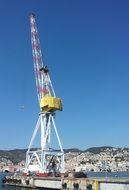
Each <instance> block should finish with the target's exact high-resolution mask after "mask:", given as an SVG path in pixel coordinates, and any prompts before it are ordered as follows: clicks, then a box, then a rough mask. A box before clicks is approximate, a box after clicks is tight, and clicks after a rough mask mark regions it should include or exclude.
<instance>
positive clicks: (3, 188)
mask: <svg viewBox="0 0 129 190" xmlns="http://www.w3.org/2000/svg"><path fill="white" fill-rule="evenodd" d="M5 175H8V173H0V190H28V189H29V188H21V187H13V186H3V185H2V183H1V180H2V178H3V177H4V176H5ZM87 176H88V177H116V178H124V177H126V178H129V172H88V173H87ZM33 190H37V189H33Z"/></svg>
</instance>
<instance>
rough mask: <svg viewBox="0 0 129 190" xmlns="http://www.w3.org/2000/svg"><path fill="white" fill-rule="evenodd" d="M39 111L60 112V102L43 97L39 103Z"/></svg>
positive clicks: (56, 99) (53, 98)
mask: <svg viewBox="0 0 129 190" xmlns="http://www.w3.org/2000/svg"><path fill="white" fill-rule="evenodd" d="M40 108H41V111H44V112H51V111H55V110H60V111H62V102H61V99H60V98H56V97H52V96H46V97H43V98H42V99H41V101H40Z"/></svg>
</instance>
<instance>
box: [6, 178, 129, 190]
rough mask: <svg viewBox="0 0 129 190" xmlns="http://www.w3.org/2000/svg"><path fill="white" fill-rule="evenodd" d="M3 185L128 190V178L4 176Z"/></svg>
mask: <svg viewBox="0 0 129 190" xmlns="http://www.w3.org/2000/svg"><path fill="white" fill-rule="evenodd" d="M2 182H3V185H11V186H19V187H29V188H48V189H66V190H105V189H107V190H129V179H128V178H121V179H120V178H97V179H95V178H73V177H36V176H6V177H5V178H4V179H3V180H2Z"/></svg>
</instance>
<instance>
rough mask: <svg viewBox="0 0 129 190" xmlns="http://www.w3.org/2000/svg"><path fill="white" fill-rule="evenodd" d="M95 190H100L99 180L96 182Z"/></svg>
mask: <svg viewBox="0 0 129 190" xmlns="http://www.w3.org/2000/svg"><path fill="white" fill-rule="evenodd" d="M94 182H95V190H99V182H98V180H95V181H94Z"/></svg>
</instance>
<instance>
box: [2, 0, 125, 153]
mask: <svg viewBox="0 0 129 190" xmlns="http://www.w3.org/2000/svg"><path fill="white" fill-rule="evenodd" d="M32 12H33V13H35V15H36V23H37V28H38V32H39V36H40V42H41V48H42V54H43V60H44V63H45V65H47V66H48V68H49V70H50V77H51V80H52V83H53V86H54V90H55V92H56V95H57V96H58V97H60V98H61V99H62V102H63V111H62V112H57V113H56V118H55V122H56V126H57V129H58V132H59V136H60V138H61V142H62V145H63V148H74V147H76V148H79V149H82V150H85V149H87V148H90V147H98V146H113V147H129V141H128V139H129V1H128V0H124V1H121V0H113V1H112V0H105V1H103V0H47V1H46V0H19V1H17V0H11V1H10V0H0V149H2V150H4V149H6V150H10V149H16V148H18V149H22V148H27V147H28V145H29V142H30V138H31V136H32V133H33V130H34V128H35V124H36V122H37V119H38V113H39V105H38V98H37V94H36V93H37V92H36V85H35V76H34V66H33V60H32V49H31V35H30V23H29V15H30V13H32ZM53 138H54V137H53ZM39 139H40V136H38V137H37V139H36V141H38V140H39Z"/></svg>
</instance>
